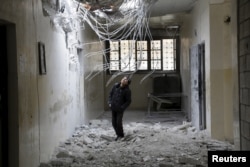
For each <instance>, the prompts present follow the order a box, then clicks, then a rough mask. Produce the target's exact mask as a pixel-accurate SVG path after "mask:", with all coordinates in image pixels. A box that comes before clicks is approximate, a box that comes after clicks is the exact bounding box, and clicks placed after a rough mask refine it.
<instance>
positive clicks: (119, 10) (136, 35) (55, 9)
mask: <svg viewBox="0 0 250 167" xmlns="http://www.w3.org/2000/svg"><path fill="white" fill-rule="evenodd" d="M156 1H157V0H112V1H111V0H106V1H105V0H102V1H93V0H88V1H87V0H56V3H55V4H53V2H54V1H50V0H42V2H43V9H44V11H45V12H46V14H47V15H48V16H50V17H51V22H52V23H53V24H52V25H53V26H54V27H55V28H59V27H61V28H62V30H63V31H64V32H65V33H68V32H72V31H79V30H84V28H85V26H84V24H86V23H87V24H88V25H89V26H90V27H91V29H92V30H93V31H94V32H95V33H96V35H97V36H98V38H99V41H100V43H101V44H102V45H103V44H104V42H105V41H112V40H114V41H119V40H125V39H130V40H139V41H143V40H145V39H146V38H149V39H150V40H152V36H151V33H150V29H149V16H150V8H151V7H152V6H153V5H154V4H155V2H156ZM111 2H112V3H111ZM74 22H77V23H78V25H79V26H78V27H76V26H74ZM95 43H96V42H93V43H81V44H79V43H77V44H76V43H74V44H72V47H73V46H75V45H77V47H83V46H85V45H87V44H95ZM103 48H104V47H103ZM109 52H110V50H109V49H103V50H100V51H95V52H90V53H88V54H86V55H85V56H86V57H87V58H88V57H91V56H96V55H103V56H104V61H105V62H104V64H103V65H97V66H96V68H94V70H93V71H92V72H90V73H89V74H88V75H87V76H86V79H88V80H90V79H92V78H93V77H95V76H96V75H98V73H97V72H94V71H96V69H100V67H103V70H108V69H109V68H110V64H109V63H108V58H107V57H106V55H107V53H109ZM126 59H127V60H131V59H132V54H131V53H130V54H128V55H127V57H126V58H125V59H123V61H125V60H126ZM138 64H140V62H135V63H134V65H133V66H131V67H130V68H134V69H135V66H136V65H138ZM128 65H129V64H127V65H125V66H124V68H123V69H121V71H118V72H116V73H115V74H113V76H112V77H111V78H110V80H109V81H108V82H107V84H108V83H110V82H111V81H112V80H113V79H115V78H116V77H117V76H119V75H122V74H125V73H128V74H130V75H131V76H132V75H133V74H134V73H135V72H136V70H135V71H132V72H127V71H125V69H126V68H128ZM153 72H154V70H153V71H152V72H150V73H149V74H148V75H146V76H145V77H143V79H142V80H141V83H142V82H143V81H144V80H145V79H146V78H148V77H149V76H150V75H151V74H152V73H153Z"/></svg>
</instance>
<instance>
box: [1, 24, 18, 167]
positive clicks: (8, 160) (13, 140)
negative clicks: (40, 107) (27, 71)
mask: <svg viewBox="0 0 250 167" xmlns="http://www.w3.org/2000/svg"><path fill="white" fill-rule="evenodd" d="M0 36H1V38H0V77H1V79H0V167H18V166H19V126H18V116H19V115H18V81H17V78H18V77H17V52H16V27H15V25H14V24H11V23H9V22H6V21H3V20H0Z"/></svg>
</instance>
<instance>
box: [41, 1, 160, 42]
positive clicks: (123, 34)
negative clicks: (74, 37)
mask: <svg viewBox="0 0 250 167" xmlns="http://www.w3.org/2000/svg"><path fill="white" fill-rule="evenodd" d="M42 2H43V11H44V15H45V16H49V17H51V21H52V23H53V24H54V25H55V26H57V27H61V28H62V29H63V30H64V32H66V33H67V32H71V31H73V30H74V29H77V28H79V27H76V26H75V24H78V25H80V27H81V28H84V24H85V23H87V24H89V26H90V27H91V28H92V29H93V30H94V31H95V32H96V34H97V35H98V36H99V37H100V39H103V40H107V39H125V38H127V37H128V36H132V37H133V38H145V34H146V35H149V30H148V18H149V11H150V8H151V7H152V5H153V4H154V3H155V2H156V1H155V0H42ZM131 25H133V26H131Z"/></svg>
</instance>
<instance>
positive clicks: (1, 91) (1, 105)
mask: <svg viewBox="0 0 250 167" xmlns="http://www.w3.org/2000/svg"><path fill="white" fill-rule="evenodd" d="M0 36H1V38H0V77H1V80H0V151H1V152H0V166H1V167H4V166H9V165H8V154H9V153H8V151H9V150H8V145H9V143H8V136H9V134H8V131H9V130H8V67H7V64H8V63H7V46H6V43H7V42H6V39H7V32H6V26H4V25H0Z"/></svg>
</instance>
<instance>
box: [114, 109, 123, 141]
mask: <svg viewBox="0 0 250 167" xmlns="http://www.w3.org/2000/svg"><path fill="white" fill-rule="evenodd" d="M122 117H123V111H113V110H112V125H113V128H114V130H115V133H116V135H117V136H119V137H124V133H123V126H122Z"/></svg>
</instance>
